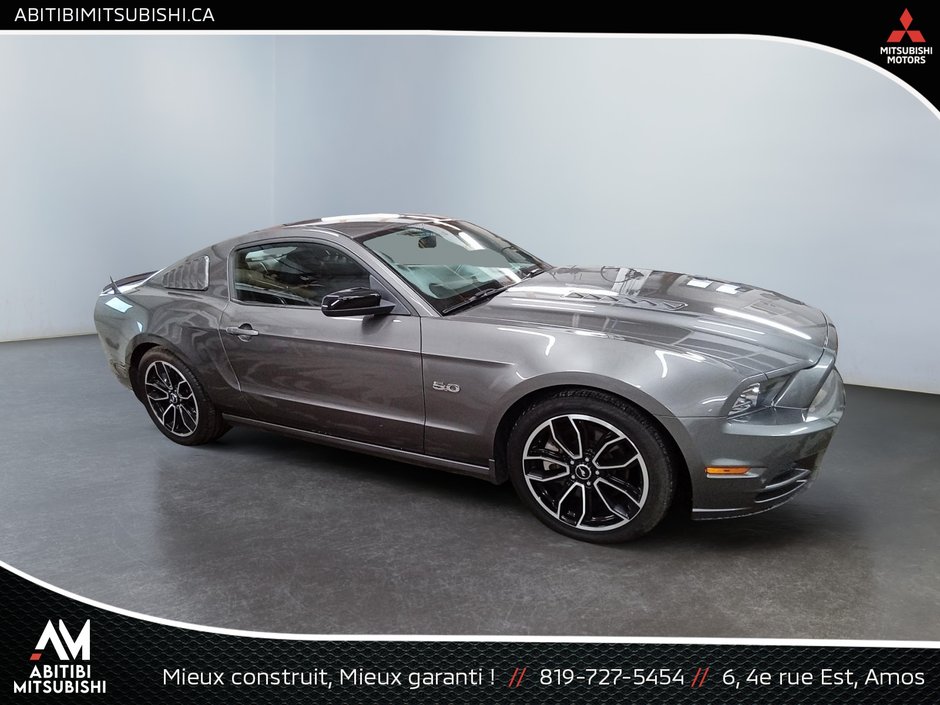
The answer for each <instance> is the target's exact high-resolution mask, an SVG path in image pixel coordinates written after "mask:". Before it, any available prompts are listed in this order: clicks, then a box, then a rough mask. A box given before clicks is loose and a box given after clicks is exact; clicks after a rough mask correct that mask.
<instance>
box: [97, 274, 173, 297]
mask: <svg viewBox="0 0 940 705" xmlns="http://www.w3.org/2000/svg"><path fill="white" fill-rule="evenodd" d="M158 271H159V270H156V269H155V270H153V271H152V272H143V273H141V274H132V275H131V276H129V277H122V278H121V279H118V280H117V281H114V279H113V278H112V279H111V283H110V284H108V285H107V286H105V288H104V289H102V290H101V293H102V294H103V293H104V292H106V291H107V290H108V289H111V290H112V291H113V292H114V293H115V294H120V293H121V289H120V287H122V286H127V285H128V284H136V283H137V282H142V281H143V280H144V279H148V278H149V277H152V276H153V275H154V274H156V273H157V272H158Z"/></svg>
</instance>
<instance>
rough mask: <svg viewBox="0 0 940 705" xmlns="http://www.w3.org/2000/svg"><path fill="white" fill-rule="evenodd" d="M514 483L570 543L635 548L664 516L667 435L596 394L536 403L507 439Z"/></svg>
mask: <svg viewBox="0 0 940 705" xmlns="http://www.w3.org/2000/svg"><path fill="white" fill-rule="evenodd" d="M507 450H508V458H509V476H510V479H511V481H512V484H513V487H514V488H515V490H516V493H517V494H518V495H519V497H520V498H521V499H522V501H523V503H524V504H525V505H526V506H527V507H528V508H529V509H530V510H531V511H532V512H533V513H534V514H535V515H536V516H537V517H538V518H539V519H540V520H541V521H542V522H543V523H545V524H547V525H548V526H549V527H551V528H552V529H554V530H555V531H558V532H560V533H562V534H565V535H566V536H570V537H572V538H576V539H580V540H582V541H591V542H593V543H616V542H621V541H629V540H631V539H635V538H637V537H639V536H642V535H643V534H645V533H647V532H648V531H650V530H651V529H652V528H653V527H654V526H656V525H657V524H658V523H659V522H660V521H661V520H662V518H663V516H664V515H665V514H666V511H667V509H668V508H669V505H670V504H671V502H672V498H673V494H674V492H675V484H676V483H675V471H674V468H673V463H672V460H671V454H670V452H669V448H668V446H667V444H666V441H665V439H664V437H663V434H662V432H661V431H660V430H659V429H658V428H657V427H656V426H654V425H653V423H652V422H651V421H650V420H649V419H648V418H647V417H646V416H645V415H644V414H643V413H641V412H640V411H639V410H637V409H636V408H634V407H633V406H631V405H629V404H627V403H626V402H623V401H622V400H620V399H617V398H616V397H613V396H609V395H606V394H603V393H601V392H595V391H592V390H572V391H567V392H561V393H559V394H557V395H555V396H553V397H550V398H549V399H546V400H543V401H540V402H538V403H536V404H533V405H532V406H530V407H529V408H528V409H526V410H525V411H524V412H523V414H522V415H521V416H520V417H519V419H518V420H517V421H516V424H515V426H514V427H513V429H512V431H511V432H510V435H509V446H508V449H507Z"/></svg>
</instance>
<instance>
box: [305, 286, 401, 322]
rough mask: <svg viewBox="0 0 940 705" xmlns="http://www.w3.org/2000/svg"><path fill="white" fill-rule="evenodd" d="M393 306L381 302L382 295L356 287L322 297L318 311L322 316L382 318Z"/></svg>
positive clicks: (372, 290)
mask: <svg viewBox="0 0 940 705" xmlns="http://www.w3.org/2000/svg"><path fill="white" fill-rule="evenodd" d="M393 308H395V304H392V303H386V302H383V301H382V295H381V294H380V293H379V292H377V291H375V290H374V289H365V288H362V287H356V288H354V289H342V290H340V291H334V292H333V293H332V294H327V295H326V296H324V297H323V301H322V302H321V303H320V310H321V311H323V315H324V316H329V317H331V318H336V317H338V316H383V315H385V314H387V313H391V312H392V309H393Z"/></svg>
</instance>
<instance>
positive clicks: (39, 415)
mask: <svg viewBox="0 0 940 705" xmlns="http://www.w3.org/2000/svg"><path fill="white" fill-rule="evenodd" d="M0 369H3V375H2V377H0V399H2V404H0V438H2V451H0V559H2V560H3V561H6V562H7V563H9V564H11V565H13V566H15V567H16V568H19V569H20V570H23V571H25V572H26V573H29V574H30V575H33V576H35V577H37V578H40V579H42V580H45V581H48V582H50V583H52V584H54V585H57V586H59V587H61V588H63V589H66V590H70V591H73V592H75V593H78V594H80V595H83V596H86V597H88V598H92V599H95V600H100V601H102V602H105V603H108V604H111V605H115V606H119V607H123V608H126V609H131V610H136V611H139V612H144V613H146V614H149V615H155V616H159V617H165V618H169V619H176V620H182V621H186V622H195V623H199V624H205V625H211V626H217V627H231V628H240V629H254V630H263V631H282V632H303V633H342V634H515V635H581V634H584V635H627V636H686V637H695V636H704V637H777V638H784V637H806V638H850V639H919V640H920V639H924V640H937V639H940V610H938V609H937V606H938V604H940V580H938V577H940V551H938V550H937V546H938V545H940V435H938V432H937V429H938V428H940V423H938V422H940V397H937V396H931V395H924V394H912V393H905V392H893V391H885V390H875V389H868V388H863V387H851V388H849V390H848V410H847V412H846V415H845V418H844V421H843V424H842V427H841V428H840V430H839V432H838V433H837V434H836V437H835V440H834V442H833V444H832V446H831V448H830V451H829V454H828V455H827V458H826V461H825V464H824V471H823V474H822V476H821V477H820V478H819V480H818V481H817V483H816V485H815V486H814V487H813V488H812V489H811V490H810V491H809V492H808V493H806V494H805V495H803V496H802V497H800V498H798V499H796V500H794V501H793V502H791V503H790V504H788V505H786V506H784V507H781V508H779V509H777V510H775V511H773V512H769V513H767V514H762V515H758V516H755V517H750V518H746V519H737V520H732V521H717V522H714V521H713V522H691V521H688V520H683V519H673V520H671V521H669V522H668V523H667V525H666V526H664V527H662V528H661V529H659V530H658V531H656V532H655V533H654V534H652V535H650V536H649V537H647V538H646V539H644V540H641V541H639V542H636V543H632V544H627V545H622V546H617V547H612V548H611V547H599V546H592V545H588V544H584V543H579V542H576V541H571V540H569V539H566V538H563V537H561V536H559V535H557V534H555V533H553V532H551V531H550V530H548V529H546V528H544V527H543V526H542V525H541V524H540V523H539V522H538V521H536V520H535V518H533V517H531V516H530V515H529V514H528V513H527V512H526V511H525V510H524V509H523V508H522V507H521V506H520V505H519V503H518V502H517V501H516V499H515V497H514V495H513V493H512V490H511V489H510V488H509V487H508V486H503V487H493V486H491V485H488V484H486V483H483V482H480V481H477V480H471V479H468V478H462V477H457V476H452V475H447V474H444V473H438V472H434V471H431V470H423V469H420V468H414V467H410V466H407V465H401V464H397V463H390V462H386V461H381V460H375V459H372V458H369V457H366V456H360V455H356V454H354V453H348V452H343V451H338V450H332V449H327V448H323V447H319V446H315V445H311V444H306V443H303V442H299V441H295V440H291V439H287V438H281V437H278V436H274V435H270V434H266V433H263V432H260V431H254V430H248V429H235V430H233V431H232V432H230V433H229V434H228V435H227V436H225V437H224V438H223V439H222V440H221V441H220V442H219V443H217V444H214V445H210V446H203V447H201V448H196V449H191V448H183V447H180V446H177V445H175V444H173V443H171V442H170V441H168V440H166V439H165V438H164V437H163V436H162V435H161V434H160V433H158V432H157V430H156V429H155V428H153V427H152V425H151V423H150V420H149V419H148V418H147V414H146V413H145V411H144V409H143V408H142V407H141V406H140V404H139V403H138V402H137V401H136V400H135V399H134V397H133V396H132V395H131V394H130V392H128V391H127V390H125V389H124V388H123V387H121V386H120V385H119V384H118V383H117V382H116V381H115V380H114V379H113V378H112V377H111V374H110V372H109V371H108V370H107V369H106V366H105V362H104V356H103V354H102V352H101V350H100V349H99V347H98V342H97V339H95V338H94V337H78V338H66V339H59V340H46V341H30V342H19V343H5V344H2V345H0Z"/></svg>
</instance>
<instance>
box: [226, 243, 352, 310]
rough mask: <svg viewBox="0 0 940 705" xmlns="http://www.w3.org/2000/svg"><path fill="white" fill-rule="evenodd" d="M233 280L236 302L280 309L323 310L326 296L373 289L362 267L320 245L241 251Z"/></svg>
mask: <svg viewBox="0 0 940 705" xmlns="http://www.w3.org/2000/svg"><path fill="white" fill-rule="evenodd" d="M233 276H234V280H235V281H234V290H235V298H236V300H238V301H244V302H249V303H260V304H271V305H276V306H319V305H320V302H321V301H322V300H323V297H324V296H325V295H326V294H329V293H332V292H334V291H338V290H340V289H349V288H352V287H368V286H369V272H368V271H367V270H366V269H365V268H364V267H363V266H362V265H361V264H359V263H358V262H357V261H356V260H354V259H353V258H352V257H350V256H349V255H347V254H346V253H345V252H343V251H342V250H339V249H337V248H335V247H332V246H330V245H326V244H321V243H318V242H283V243H271V244H267V243H266V244H264V245H252V246H250V247H245V248H243V249H241V250H237V251H236V252H235V262H234V267H233Z"/></svg>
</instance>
